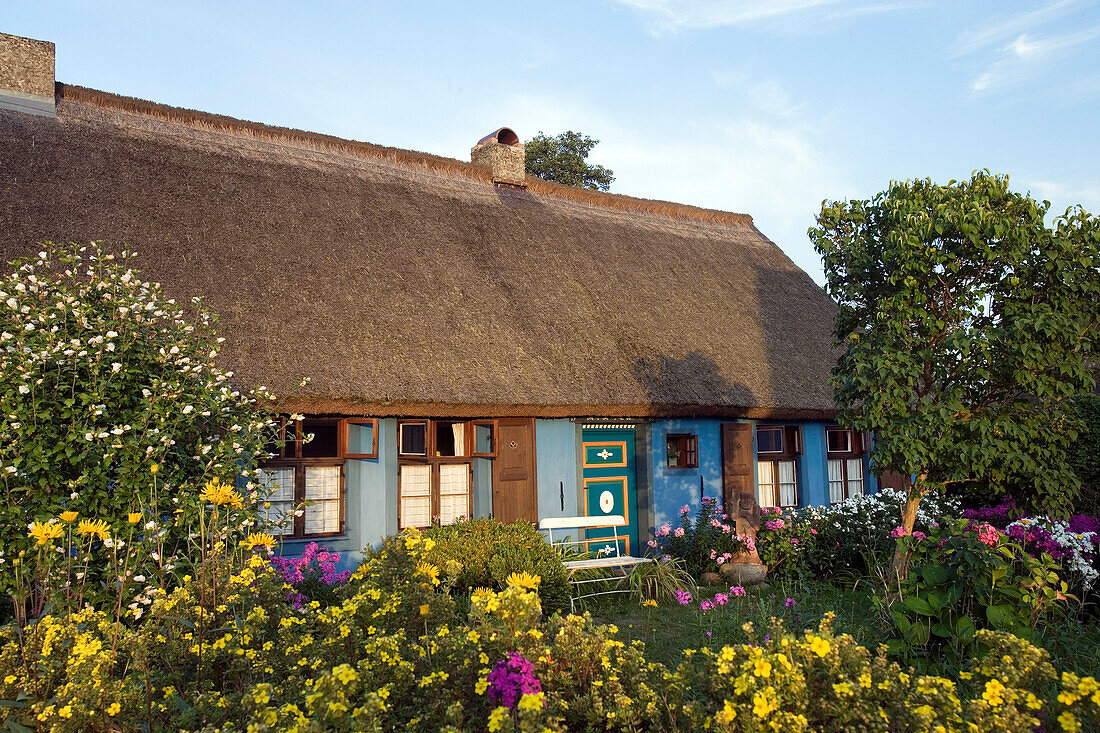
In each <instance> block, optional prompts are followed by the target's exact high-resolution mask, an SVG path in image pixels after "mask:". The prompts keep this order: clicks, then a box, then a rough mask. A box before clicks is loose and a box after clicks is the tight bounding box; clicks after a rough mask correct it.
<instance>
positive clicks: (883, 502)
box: [797, 489, 961, 577]
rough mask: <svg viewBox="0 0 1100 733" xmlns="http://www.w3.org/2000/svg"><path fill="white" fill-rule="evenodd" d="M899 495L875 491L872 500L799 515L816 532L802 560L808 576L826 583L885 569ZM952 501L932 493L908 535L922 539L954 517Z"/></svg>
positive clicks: (892, 544)
mask: <svg viewBox="0 0 1100 733" xmlns="http://www.w3.org/2000/svg"><path fill="white" fill-rule="evenodd" d="M904 503H905V494H904V493H903V492H900V491H893V490H891V489H881V490H880V491H879V492H878V493H877V494H871V495H861V496H854V497H852V498H850V499H846V500H845V501H842V502H838V503H836V504H833V505H832V506H827V507H807V508H805V509H801V510H800V511H799V512H798V515H797V521H799V522H807V523H809V525H810V527H811V528H812V529H814V530H816V531H817V534H816V536H815V538H816V540H817V541H816V542H815V543H814V544H813V549H812V551H810V552H807V553H806V554H805V556H804V557H803V563H804V564H805V567H806V569H807V570H809V571H810V572H812V573H814V574H817V575H824V576H826V577H830V576H834V575H836V574H837V573H838V572H842V571H845V570H846V571H848V572H850V573H852V574H854V575H858V576H867V575H873V574H874V573H875V571H876V569H877V568H880V567H884V566H886V565H887V564H888V563H889V561H890V558H891V556H892V555H893V552H894V547H895V541H894V539H893V538H892V537H891V532H893V531H894V530H895V529H896V528H897V526H898V522H899V521H900V519H901V508H902V505H903V504H904ZM960 511H961V507H960V504H959V501H958V499H955V498H953V497H948V496H945V495H943V494H941V493H940V492H932V493H929V494H927V495H926V496H925V497H924V498H923V499H921V503H920V507H919V508H918V510H917V519H916V524H915V525H914V529H915V530H916V531H919V532H922V533H925V534H927V533H928V532H929V530H931V529H933V528H934V527H935V526H936V525H938V524H942V523H944V522H945V521H946V520H948V519H951V518H958V517H959V516H960Z"/></svg>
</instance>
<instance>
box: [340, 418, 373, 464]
mask: <svg viewBox="0 0 1100 733" xmlns="http://www.w3.org/2000/svg"><path fill="white" fill-rule="evenodd" d="M341 429H342V431H343V434H342V437H341V440H342V442H343V450H344V457H345V458H366V459H374V458H378V418H373V417H351V418H347V419H345V420H344V421H343V422H342V423H341Z"/></svg>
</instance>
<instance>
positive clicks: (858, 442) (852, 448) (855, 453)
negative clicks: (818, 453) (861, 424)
mask: <svg viewBox="0 0 1100 733" xmlns="http://www.w3.org/2000/svg"><path fill="white" fill-rule="evenodd" d="M831 432H846V433H848V450H846V451H831V450H829V433H831ZM866 453H867V451H866V450H865V449H864V441H863V434H862V433H860V432H859V431H858V430H853V429H852V428H842V427H840V426H839V425H830V426H829V427H826V428H825V455H826V456H828V457H829V458H861V457H863V456H864V455H866Z"/></svg>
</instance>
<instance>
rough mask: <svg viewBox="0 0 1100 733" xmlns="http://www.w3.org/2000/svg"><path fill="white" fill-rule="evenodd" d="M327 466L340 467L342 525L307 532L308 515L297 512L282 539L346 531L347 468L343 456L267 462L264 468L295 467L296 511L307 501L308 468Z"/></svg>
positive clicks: (336, 533)
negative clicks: (335, 528) (337, 527)
mask: <svg viewBox="0 0 1100 733" xmlns="http://www.w3.org/2000/svg"><path fill="white" fill-rule="evenodd" d="M326 466H336V467H339V469H340V485H339V488H338V489H337V493H338V494H339V507H340V508H339V523H340V527H339V529H337V530H336V531H335V532H318V533H315V534H307V533H306V516H305V512H304V511H303V512H302V516H300V517H299V516H297V514H295V516H294V519H293V521H292V522H291V524H290V527H287V529H291V531H290V532H286V533H284V534H282V535H280V539H283V540H303V539H315V538H318V537H340V536H342V535H343V534H344V533H345V532H346V527H345V524H344V520H345V517H344V511H345V508H346V505H347V498H346V496H345V476H344V473H345V470H344V466H345V463H344V459H343V458H293V459H273V460H270V461H268V462H266V463H265V464H264V465H263V466H262V468H265V469H278V468H291V469H294V511H295V512H297V510H298V509H299V508H303V509H304V507H303V506H302V505H303V504H304V503H305V501H306V469H307V468H317V467H326Z"/></svg>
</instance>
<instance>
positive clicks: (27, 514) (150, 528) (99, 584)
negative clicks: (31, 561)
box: [0, 243, 275, 610]
mask: <svg viewBox="0 0 1100 733" xmlns="http://www.w3.org/2000/svg"><path fill="white" fill-rule="evenodd" d="M42 247H43V250H42V251H41V252H39V253H38V256H37V257H36V258H34V259H30V260H26V261H17V262H15V263H13V270H14V271H13V272H11V274H9V275H7V276H6V277H4V278H3V279H0V374H3V375H4V378H3V379H2V380H0V486H2V490H3V494H4V498H5V500H4V502H3V503H2V504H0V569H3V570H4V571H3V572H0V595H7V594H9V593H11V592H12V590H13V587H12V583H13V582H14V579H15V576H14V574H13V573H11V572H8V571H7V568H10V563H11V561H12V560H13V559H14V558H15V557H16V556H18V554H19V552H21V551H26V552H28V553H31V552H34V551H35V550H34V548H36V547H38V546H39V545H37V543H38V541H39V538H40V537H41V536H42V535H41V532H45V531H57V530H58V529H62V530H64V536H65V538H66V540H65V542H64V549H62V548H61V547H60V546H57V547H55V548H54V549H55V550H59V551H58V552H57V555H58V557H59V559H65V557H66V553H70V554H76V555H78V557H77V559H76V564H77V565H78V566H79V567H80V570H79V572H81V573H83V574H84V575H83V576H82V577H80V578H78V579H77V583H78V584H79V585H80V587H81V591H80V592H81V593H82V597H83V599H85V600H94V599H95V598H96V597H98V596H101V595H102V593H103V592H104V591H103V590H102V589H103V588H105V587H106V588H109V587H111V586H112V585H113V584H114V583H116V582H118V581H117V579H116V578H115V577H113V573H114V570H115V568H114V565H113V564H112V562H111V561H110V560H105V559H104V558H111V557H113V556H115V555H117V554H120V553H121V554H126V548H127V547H128V545H129V544H130V543H131V542H141V543H142V551H141V552H134V553H129V556H128V558H127V559H128V565H127V567H126V572H128V573H130V577H131V579H132V578H133V577H136V576H138V575H142V576H145V577H146V578H149V579H153V578H156V585H157V586H160V585H163V584H167V583H171V582H174V581H173V572H174V571H175V572H176V573H178V574H183V573H186V572H189V568H188V565H189V564H190V563H191V562H193V561H196V560H197V559H198V557H199V555H197V554H196V553H193V552H191V551H190V548H189V543H190V542H191V536H190V535H191V534H193V532H194V529H195V527H196V526H197V525H195V524H193V523H192V520H193V519H194V518H195V517H196V516H197V514H198V513H199V512H200V511H201V509H202V507H203V506H204V505H205V504H206V500H204V499H203V497H201V496H200V489H201V487H202V486H203V485H204V484H205V483H206V482H208V481H209V480H211V479H213V478H221V479H223V480H225V481H228V482H229V483H230V485H233V484H235V483H237V482H238V481H239V482H240V483H241V485H242V486H243V485H244V484H245V482H247V481H250V480H255V477H256V475H257V474H256V461H257V459H258V458H259V457H261V456H263V454H264V446H265V444H267V443H268V442H270V441H271V440H272V439H273V436H274V427H275V426H274V422H273V421H272V419H271V417H270V415H268V414H267V413H266V412H265V410H264V409H262V408H261V407H260V404H261V403H263V402H266V401H267V400H268V399H270V395H269V394H267V393H266V392H265V391H264V390H263V389H262V388H261V389H258V390H256V391H255V393H253V392H247V391H241V390H238V389H237V388H235V387H233V386H232V384H231V381H230V380H231V378H232V376H233V375H232V374H231V373H229V372H224V371H222V370H220V369H219V368H218V367H217V366H216V364H215V360H216V357H217V355H218V350H219V348H220V346H219V344H220V342H221V340H222V339H219V338H217V337H216V336H215V333H214V331H213V323H214V319H213V317H212V316H211V315H210V314H209V313H206V312H205V311H203V310H202V309H201V304H200V303H198V302H194V303H192V304H191V305H190V307H189V308H188V310H187V311H185V310H184V308H183V307H182V306H181V305H180V304H178V303H176V302H175V301H174V300H169V299H165V298H164V297H163V296H162V294H161V291H160V287H159V286H158V285H156V284H155V283H149V282H146V281H143V280H142V279H141V278H140V277H139V274H138V273H137V272H135V271H134V270H133V269H131V261H132V255H131V254H129V253H123V254H121V255H119V256H116V255H113V254H110V253H106V252H104V251H103V250H101V249H100V248H99V247H98V246H97V245H90V246H87V247H76V246H75V245H54V244H51V243H43V244H42ZM258 491H259V487H255V486H254V485H250V488H249V491H248V492H246V494H247V495H246V497H245V498H247V499H248V505H249V506H248V507H247V508H244V507H236V508H234V517H233V520H234V523H233V524H232V525H230V526H228V527H227V529H228V531H229V532H230V534H232V537H229V538H227V539H229V541H231V542H232V541H235V540H236V539H238V538H240V537H241V536H242V533H246V532H247V529H248V528H249V527H251V526H252V525H253V523H254V521H255V511H254V510H253V507H254V506H255V505H256V503H257V501H258V499H259V498H261V497H260V496H259V494H258ZM62 512H64V513H65V514H66V515H69V514H71V515H72V516H73V517H74V519H75V518H76V517H79V518H80V519H81V520H86V521H95V522H99V523H100V524H98V525H97V527H96V530H95V531H94V532H93V531H91V525H87V524H79V523H78V525H77V526H78V527H83V528H84V530H86V532H80V531H77V532H76V533H73V534H75V540H76V541H75V542H70V541H69V538H70V529H71V527H72V521H73V520H71V519H70V520H59V519H58V514H59V513H62ZM134 517H137V519H138V520H140V521H136V520H134ZM223 518H224V515H223ZM59 521H63V522H64V524H63V525H62V524H59ZM34 523H38V524H37V525H35V524H34ZM50 523H53V524H55V525H57V526H56V527H55V528H54V529H53V530H46V529H43V527H44V525H48V524H50ZM28 526H38V527H39V530H38V531H39V533H40V534H39V535H38V536H34V535H32V536H30V537H28V536H27V527H28ZM223 529H226V528H225V527H223ZM88 549H91V550H92V551H93V552H94V553H95V554H92V555H89V554H88V553H87V552H86V550H88ZM67 564H68V562H67V560H66V561H65V562H60V560H59V562H58V563H57V565H67ZM108 569H109V570H110V574H106V573H105V572H103V571H105V570H108ZM72 580H73V578H72V577H70V578H69V581H72ZM140 585H141V584H140V582H138V583H132V584H131V587H140ZM17 610H18V609H17Z"/></svg>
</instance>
